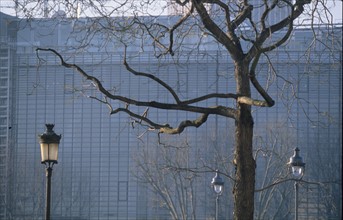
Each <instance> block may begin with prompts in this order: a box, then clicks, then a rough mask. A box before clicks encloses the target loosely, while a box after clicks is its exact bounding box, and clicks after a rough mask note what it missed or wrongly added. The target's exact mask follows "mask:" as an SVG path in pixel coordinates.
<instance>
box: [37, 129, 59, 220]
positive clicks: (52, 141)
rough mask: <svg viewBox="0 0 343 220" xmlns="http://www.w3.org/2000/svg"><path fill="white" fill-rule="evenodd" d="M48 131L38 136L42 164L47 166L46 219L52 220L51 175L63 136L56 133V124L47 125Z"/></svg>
mask: <svg viewBox="0 0 343 220" xmlns="http://www.w3.org/2000/svg"><path fill="white" fill-rule="evenodd" d="M45 126H46V131H45V132H44V133H43V134H40V135H38V137H39V143H40V150H41V158H42V159H41V163H42V164H45V166H46V200H45V219H46V220H50V196H51V175H52V167H53V165H54V164H55V163H57V159H58V145H59V143H60V140H61V135H57V134H56V133H55V132H54V131H53V128H54V124H46V125H45Z"/></svg>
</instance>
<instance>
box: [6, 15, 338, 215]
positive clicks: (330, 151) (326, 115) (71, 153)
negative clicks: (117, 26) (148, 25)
mask: <svg viewBox="0 0 343 220" xmlns="http://www.w3.org/2000/svg"><path fill="white" fill-rule="evenodd" d="M75 24H76V23H75V22H73V21H64V22H56V21H53V20H44V19H43V20H33V21H30V23H25V22H21V25H22V27H21V28H20V29H19V31H18V33H17V34H18V37H17V41H16V42H17V43H16V57H15V58H11V60H14V61H13V63H12V64H11V65H12V66H13V68H14V69H15V70H16V71H15V73H16V75H15V76H13V77H15V79H16V80H14V84H13V85H7V86H5V87H4V88H5V89H11V91H13V92H14V94H13V96H7V95H6V96H1V98H3V97H4V98H5V99H6V100H12V106H11V105H9V104H6V106H7V107H6V115H8V116H6V117H9V113H8V112H9V110H8V109H9V107H11V109H13V113H14V114H12V115H11V117H10V120H12V121H14V122H15V123H13V125H12V129H13V130H14V131H15V132H14V134H15V136H13V143H14V145H13V149H12V150H13V156H14V157H13V159H12V161H13V162H12V163H11V162H10V161H8V164H11V165H12V166H13V170H11V172H10V174H11V181H12V184H11V186H12V187H11V188H9V187H8V186H7V189H8V190H9V191H10V192H7V193H6V194H5V195H6V196H7V195H10V198H11V199H10V206H9V208H8V210H9V211H10V212H5V214H3V216H5V215H6V217H8V218H9V219H11V218H12V219H40V218H42V216H43V212H44V196H45V195H44V184H45V172H44V166H42V165H41V164H40V149H39V145H38V140H37V135H38V134H40V133H43V132H44V124H45V123H54V124H55V128H54V130H55V132H56V133H57V134H62V139H61V144H60V151H59V161H58V162H59V163H58V164H57V165H55V166H54V170H53V176H52V184H53V185H52V190H53V191H52V215H53V216H54V217H55V219H70V218H73V219H111V220H112V219H161V218H162V219H168V218H171V217H170V215H169V212H168V210H167V209H166V208H165V206H163V204H162V203H161V202H160V201H159V200H158V199H159V196H158V194H157V193H155V192H152V191H151V189H150V188H149V187H148V186H147V185H145V184H144V182H143V181H141V180H139V179H137V176H139V174H141V170H139V169H138V167H137V160H138V159H140V158H141V157H138V156H139V155H141V154H142V153H146V154H147V156H148V157H147V158H148V159H152V160H151V161H152V162H154V161H161V163H165V160H164V159H165V158H164V157H162V155H164V153H165V151H164V150H165V149H168V150H169V148H166V146H169V145H170V146H173V145H175V146H179V145H180V146H184V145H188V146H189V148H186V149H188V150H187V151H182V152H183V154H179V155H183V156H184V157H185V158H186V159H187V163H186V165H187V166H188V167H202V166H204V165H208V166H211V167H221V166H223V170H225V172H226V173H228V174H231V175H233V172H234V167H233V166H232V164H231V163H230V161H231V160H232V153H233V143H234V142H233V130H234V124H233V121H230V120H226V119H223V118H221V117H210V118H209V120H208V122H207V124H206V125H203V126H201V127H200V128H198V129H192V128H190V129H187V131H186V132H185V133H184V134H182V135H180V136H178V137H174V136H173V137H170V136H162V142H163V143H164V144H166V145H158V144H157V134H156V133H154V132H147V129H146V128H145V127H139V126H135V124H132V121H131V120H130V118H129V117H128V116H127V115H124V114H117V115H109V114H108V112H109V110H108V108H107V107H106V105H101V104H100V103H99V102H97V101H96V100H94V99H90V98H86V97H87V96H96V97H97V98H101V97H100V96H99V95H97V93H96V92H95V89H94V87H93V86H92V84H91V83H89V82H87V81H85V80H82V79H81V78H80V76H78V75H77V74H75V72H74V71H73V70H71V69H66V68H63V67H61V66H60V65H59V60H58V59H57V58H56V57H55V56H53V55H52V54H51V53H45V52H41V53H39V57H40V58H42V59H41V60H39V59H38V57H37V54H36V52H35V48H36V47H37V46H40V47H53V48H55V49H57V50H58V51H63V52H62V53H63V56H64V57H66V58H67V59H68V61H69V62H74V63H77V64H78V65H80V66H81V67H82V68H84V69H85V70H86V71H88V72H90V73H92V74H94V75H95V76H98V77H99V78H100V79H101V81H102V82H103V83H104V85H105V86H106V87H107V88H108V89H111V90H112V91H116V93H118V94H125V95H129V96H130V97H133V98H136V99H141V100H143V99H148V100H154V99H156V100H160V101H166V100H171V97H170V96H168V95H166V94H165V93H164V92H165V91H164V89H163V88H162V87H159V86H156V84H154V83H153V82H151V81H148V80H146V79H144V78H141V77H135V76H133V75H132V74H130V73H128V72H127V71H126V70H125V69H124V67H123V65H122V64H121V63H122V56H121V52H122V50H120V48H119V47H117V48H115V51H114V52H111V53H109V52H108V51H105V50H100V51H99V50H96V47H95V46H94V47H90V48H86V49H85V50H84V51H82V52H80V53H75V51H74V50H72V49H70V48H68V47H69V46H73V44H76V41H73V38H72V37H70V36H71V35H69V32H70V31H71V30H72V28H75ZM324 33H325V32H324ZM193 34H196V33H193ZM311 34H312V30H308V29H298V30H296V31H295V32H294V35H293V36H292V41H290V42H289V43H288V44H287V45H286V46H285V47H282V48H280V49H278V50H276V51H275V52H272V53H271V54H270V55H269V57H264V58H263V59H262V60H261V63H260V66H259V68H258V71H257V77H258V78H259V79H260V80H262V82H261V84H262V85H267V86H268V88H269V92H270V94H271V95H272V96H273V98H274V99H275V100H276V103H277V104H276V106H275V107H273V108H270V109H268V108H254V119H255V136H256V137H255V139H256V141H255V146H254V147H255V148H256V150H257V149H261V150H266V152H272V149H271V147H270V146H273V145H272V144H269V143H267V141H266V140H268V138H269V137H270V136H273V135H275V134H278V135H280V136H279V137H278V138H277V139H273V138H274V137H270V138H271V142H272V141H275V140H277V141H278V142H279V143H278V144H277V145H275V146H277V150H278V153H279V156H280V158H279V159H278V161H279V162H280V163H279V164H278V165H277V166H272V167H273V168H275V169H273V170H272V169H271V168H270V166H268V158H271V157H272V156H271V155H269V154H266V155H267V156H268V155H269V156H268V157H267V156H266V155H264V156H260V155H262V154H256V155H258V156H257V180H256V182H257V186H256V187H257V188H262V187H264V186H266V185H265V184H266V182H264V180H266V179H263V176H264V173H265V168H266V167H269V168H270V169H271V170H270V172H271V173H272V172H277V171H279V173H280V172H284V173H286V171H287V168H286V167H285V166H284V164H285V163H286V162H287V160H288V158H289V157H290V156H291V155H292V151H293V148H294V146H298V147H299V148H300V149H301V155H302V156H303V158H304V160H305V162H306V176H305V177H306V180H308V181H310V182H316V181H322V180H327V179H329V180H337V178H333V177H332V176H334V177H337V176H339V178H338V179H340V180H341V175H340V173H341V166H342V161H341V156H342V150H341V147H340V146H341V144H342V136H341V134H342V127H341V123H340V122H341V119H342V118H341V107H342V103H341V92H342V86H341V77H342V75H341V73H342V69H341V57H340V54H341V51H340V49H339V48H341V47H333V48H334V50H327V48H323V47H321V46H320V45H319V46H316V47H314V49H313V51H312V53H311V56H306V48H308V45H309V44H310V42H309V39H311V37H312V35H311ZM322 36H323V37H322V40H325V39H326V38H325V36H326V35H322ZM338 36H341V35H339V34H338ZM66 42H67V43H66ZM95 42H98V43H101V39H100V38H99V40H97V39H95ZM189 42H191V41H189ZM338 43H341V38H339V37H338ZM110 46H113V45H110ZM243 46H244V45H243ZM334 46H335V45H334ZM135 49H136V48H134V47H132V48H130V51H131V52H130V54H129V55H132V58H131V59H130V60H129V62H130V63H131V64H132V66H133V67H135V68H136V69H138V70H140V71H148V72H153V73H156V74H158V76H159V77H160V78H161V79H163V80H165V81H167V82H170V85H172V86H173V88H175V90H176V91H177V92H178V93H179V94H180V95H181V97H183V98H185V99H186V98H191V97H195V96H200V95H204V94H206V93H210V92H216V91H220V92H223V93H224V92H234V91H235V85H234V84H233V82H232V79H233V77H234V76H233V66H232V63H231V62H230V59H229V56H228V55H227V54H225V51H223V50H221V49H220V48H219V49H218V47H215V45H211V44H210V43H209V44H207V45H206V46H204V47H203V49H204V50H203V51H200V52H204V51H205V49H206V53H205V52H204V53H199V54H197V55H196V54H193V55H194V56H191V57H186V56H180V57H179V58H180V59H179V60H178V61H177V64H178V65H174V63H173V62H174V61H173V60H172V59H170V60H169V59H167V60H165V61H164V62H161V63H159V62H156V61H155V59H154V57H153V56H152V55H140V56H136V57H134V56H133V55H136V53H135V52H136V51H135ZM6 51H7V50H6ZM270 60H271V61H273V66H271V65H269V61H270ZM309 60H310V61H311V62H309ZM1 68H2V69H3V68H4V67H1ZM270 70H272V71H270ZM6 73H7V72H6ZM213 73H215V74H213ZM194 75H196V77H194ZM7 76H8V75H7ZM1 79H4V78H3V77H2V78H1ZM263 79H266V80H263ZM253 95H254V96H256V97H257V98H259V97H258V95H257V94H256V93H255V92H254V93H253ZM339 97H340V98H339ZM205 104H206V105H208V106H210V105H216V104H221V105H226V106H230V105H232V102H230V101H223V100H220V99H215V100H210V101H208V102H206V103H205ZM115 106H116V107H124V106H125V105H124V104H121V103H120V104H115ZM129 108H130V109H137V110H138V112H141V113H143V112H144V111H145V110H146V109H144V108H142V109H139V108H135V107H133V106H129ZM11 111H12V110H11ZM318 113H319V114H318ZM196 116H197V115H196V114H191V113H182V112H181V113H180V112H174V111H160V110H153V109H150V110H149V117H151V118H153V119H156V120H158V121H160V122H161V123H162V122H163V123H165V122H168V123H173V125H174V126H175V125H177V123H178V120H181V119H185V118H195V117H196ZM1 117H3V116H1ZM1 126H2V125H1ZM6 135H9V134H7V133H6ZM2 137H3V136H1V138H2ZM6 140H8V136H6ZM261 140H263V141H261ZM281 140H282V141H283V142H281ZM4 146H5V147H6V149H8V148H9V147H10V146H11V145H10V144H8V145H4ZM169 153H170V155H171V156H173V155H177V153H178V151H173V150H169ZM8 155H9V154H8V152H7V151H6V153H5V156H6V157H8ZM170 155H169V156H170ZM273 155H275V149H274V151H273ZM175 157H176V156H174V158H175ZM179 157H180V156H179ZM179 157H177V158H179ZM328 158H329V159H330V162H329V161H327V159H328ZM220 160H223V161H224V162H223V163H219V162H218V161H220ZM204 161H205V162H206V163H205V164H204ZM318 161H323V163H319V164H318ZM145 162H147V161H145ZM181 162H185V161H181ZM320 164H325V165H327V166H328V167H329V168H331V167H338V169H330V170H331V171H333V172H330V175H331V176H327V175H329V174H328V173H326V172H318V170H321V169H320V167H319V166H320ZM278 169H279V170H278ZM338 172H339V173H338ZM212 175H213V174H212V173H199V174H198V175H197V176H196V177H194V183H193V184H194V185H192V189H193V190H194V192H196V193H194V194H193V195H192V196H193V197H194V200H195V201H190V200H188V203H187V204H189V206H188V207H187V208H188V210H189V212H191V210H192V208H194V209H195V213H196V217H197V219H211V218H213V216H214V210H215V209H214V208H215V207H214V201H215V197H214V195H213V193H212V192H211V188H210V181H211V178H212V177H213V176H212ZM172 177H173V176H170V174H169V173H168V174H166V175H165V179H164V180H166V181H168V180H172ZM161 178H162V177H161ZM3 180H4V178H2V181H3ZM268 180H270V181H272V180H274V179H273V178H272V177H271V178H269V179H268ZM174 181H175V179H174ZM3 183H5V184H7V185H8V182H5V181H3V182H1V184H3ZM180 184H181V183H178V184H176V185H175V184H173V183H170V186H171V187H170V189H171V190H172V191H173V190H175V191H173V192H175V196H176V192H177V190H176V189H177V187H178V186H180ZM182 184H184V186H185V189H187V190H190V189H191V187H190V186H189V185H187V184H186V182H183V183H182ZM168 186H169V185H168ZM173 187H174V188H173ZM231 187H232V182H231V181H230V180H229V179H228V178H225V192H224V195H223V196H222V197H221V200H220V208H219V210H220V217H221V218H223V219H230V218H232V210H233V204H232V196H231ZM278 187H279V188H277V189H278V191H279V192H281V191H282V192H284V193H285V194H286V195H285V197H284V200H282V201H283V203H282V208H278V207H277V206H273V205H270V206H269V208H268V210H270V211H269V212H268V213H266V214H265V215H264V216H263V215H261V216H260V219H271V216H272V215H274V216H276V218H280V216H282V217H284V218H283V219H291V218H292V213H293V211H294V210H293V202H292V201H291V200H292V195H293V194H292V193H293V191H292V190H293V188H292V183H291V182H288V185H287V184H283V185H280V186H278ZM335 187H336V188H335ZM300 188H301V189H300V192H299V193H301V198H302V199H301V201H300V208H299V211H300V212H301V213H300V216H302V218H303V219H312V218H317V217H318V216H320V217H322V216H325V217H328V216H332V217H331V219H340V216H341V210H337V209H336V210H334V208H332V207H331V208H332V209H331V210H332V211H329V212H327V210H329V208H330V207H329V206H330V204H331V205H332V204H333V202H332V199H334V200H335V201H336V203H335V204H338V205H339V206H337V207H341V201H342V198H341V197H339V196H338V197H337V198H336V197H335V196H336V195H335V194H336V193H335V191H334V190H341V189H340V187H339V186H338V187H337V184H336V185H335V184H334V185H333V187H331V185H330V186H328V187H324V188H323V187H318V184H317V185H316V184H303V185H302V186H301V187H300ZM188 192H189V191H188ZM263 193H264V194H263ZM263 193H259V192H257V193H256V207H257V208H256V209H257V211H256V212H257V213H262V212H263V207H264V204H265V203H264V202H263V201H262V198H263V196H268V191H264V192H263ZM325 193H326V194H325ZM323 194H325V195H327V197H326V198H327V201H331V202H326V203H325V202H323V200H321V199H320V198H321V196H322V195H323ZM271 195H273V196H272V197H271V198H273V199H275V201H276V202H275V204H278V201H280V200H279V197H278V196H279V194H278V193H277V192H275V191H273V193H272V194H271ZM339 195H341V193H340V194H339ZM185 198H188V197H185ZM265 198H267V197H265ZM330 199H331V200H330ZM190 204H192V205H194V207H193V206H192V205H190ZM272 210H276V211H272ZM278 210H282V213H281V214H280V213H279V214H278V213H277V211H278ZM325 211H326V213H325ZM285 213H286V214H285ZM256 216H259V215H258V214H256ZM328 218H329V217H328ZM257 219H258V218H257Z"/></svg>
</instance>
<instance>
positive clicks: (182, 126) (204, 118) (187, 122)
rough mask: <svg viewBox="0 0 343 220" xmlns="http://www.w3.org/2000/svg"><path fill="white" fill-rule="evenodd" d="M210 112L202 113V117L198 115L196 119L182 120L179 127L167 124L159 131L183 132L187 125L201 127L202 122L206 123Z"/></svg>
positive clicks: (166, 132) (169, 132)
mask: <svg viewBox="0 0 343 220" xmlns="http://www.w3.org/2000/svg"><path fill="white" fill-rule="evenodd" d="M208 115H209V114H202V115H201V116H200V117H198V118H197V119H196V120H193V121H191V120H185V121H182V122H181V123H180V124H179V126H178V127H175V128H172V127H169V126H165V127H163V128H161V129H160V132H159V133H164V134H181V133H182V132H183V130H184V129H185V128H186V127H196V128H198V127H200V126H201V125H202V124H204V123H205V122H206V121H207V118H208Z"/></svg>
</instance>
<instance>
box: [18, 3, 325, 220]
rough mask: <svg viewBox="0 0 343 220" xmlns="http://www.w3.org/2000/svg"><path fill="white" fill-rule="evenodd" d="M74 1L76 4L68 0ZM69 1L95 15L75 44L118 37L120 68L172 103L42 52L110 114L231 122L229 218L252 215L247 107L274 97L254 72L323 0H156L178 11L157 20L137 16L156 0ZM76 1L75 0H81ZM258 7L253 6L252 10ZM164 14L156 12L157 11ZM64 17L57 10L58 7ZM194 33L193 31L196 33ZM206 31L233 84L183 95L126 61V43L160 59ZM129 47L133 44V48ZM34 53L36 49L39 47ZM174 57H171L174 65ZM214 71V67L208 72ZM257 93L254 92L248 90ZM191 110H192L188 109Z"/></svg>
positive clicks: (32, 7)
mask: <svg viewBox="0 0 343 220" xmlns="http://www.w3.org/2000/svg"><path fill="white" fill-rule="evenodd" d="M73 3H75V4H73ZM78 3H79V4H76V2H72V1H67V3H66V4H65V7H66V9H67V10H66V13H67V14H68V13H71V12H73V11H77V10H79V9H78V7H77V5H81V6H80V7H81V9H84V10H85V11H87V10H88V11H89V13H90V14H94V15H97V16H100V17H101V18H94V19H89V20H88V21H89V22H91V25H89V24H88V25H86V24H83V25H82V27H81V29H82V30H83V31H85V32H86V34H85V35H81V34H80V33H84V32H79V33H78V34H77V36H76V37H75V40H76V41H77V42H80V46H79V49H82V48H85V47H86V46H88V45H90V44H91V42H92V40H93V38H94V36H95V35H97V34H101V36H102V39H104V41H103V42H101V44H100V47H103V48H105V47H106V46H107V45H108V43H109V42H110V41H111V40H114V41H115V42H118V41H119V42H122V44H123V45H124V47H123V50H124V57H123V62H124V66H125V67H126V69H127V70H128V71H129V72H131V73H132V74H134V75H135V76H137V77H146V78H147V79H149V80H151V81H152V82H154V83H156V85H157V86H161V87H162V88H164V89H165V91H166V92H167V93H168V94H169V95H170V96H171V97H173V100H174V102H172V103H165V102H163V101H158V100H153V101H151V100H148V99H146V100H140V99H135V98H133V97H128V96H127V94H122V95H120V94H118V93H117V91H116V90H113V89H110V87H108V86H106V85H105V84H104V83H103V82H102V81H101V80H100V78H97V77H96V76H95V75H93V74H91V73H89V72H88V71H86V70H84V69H83V68H82V67H81V66H79V65H77V64H74V63H71V62H68V60H67V59H65V58H64V57H63V53H61V52H59V51H57V50H55V49H52V48H38V49H37V52H42V51H48V52H52V53H53V54H54V55H56V56H57V57H58V58H59V60H60V62H61V65H62V66H64V67H66V68H71V69H75V70H76V71H77V72H78V73H80V74H81V75H82V76H83V77H84V78H85V79H86V80H89V81H91V82H92V85H93V86H94V87H95V88H96V89H97V90H98V91H99V92H100V94H101V95H90V96H89V97H90V98H93V99H96V100H98V101H100V102H101V103H103V104H106V105H107V106H108V107H109V109H110V114H116V113H119V112H124V113H127V114H128V115H129V116H130V117H131V118H132V119H133V122H134V123H139V124H142V125H145V126H148V127H149V130H155V131H157V132H158V134H180V133H182V132H183V131H184V129H185V128H188V127H199V126H201V125H202V124H204V123H205V122H206V121H207V119H208V117H209V116H213V115H216V116H222V117H224V118H228V119H232V120H234V121H235V126H236V127H235V153H234V159H233V163H234V165H235V166H236V173H235V177H234V180H235V182H234V189H233V196H234V203H235V207H234V218H235V219H253V215H254V191H255V167H256V162H255V159H254V156H253V128H254V121H253V117H252V107H272V106H273V105H274V104H275V102H274V100H273V98H272V97H271V96H270V95H269V94H268V92H267V90H265V89H264V88H263V87H262V86H261V84H260V83H259V79H258V77H257V76H256V74H255V70H256V68H257V65H258V63H259V61H260V58H261V57H263V56H267V54H268V52H270V51H272V50H274V49H276V48H278V47H280V46H281V45H282V44H284V43H285V42H287V40H288V39H289V38H290V36H291V33H292V31H293V24H294V22H295V21H296V19H298V18H299V17H300V16H301V15H303V14H310V17H309V20H310V23H311V22H312V23H313V22H314V21H315V20H316V19H317V15H319V14H320V12H318V13H319V14H317V9H318V8H319V7H320V6H323V7H324V10H325V9H326V7H325V2H320V1H316V2H315V4H314V5H313V7H308V4H310V3H311V1H310V0H296V1H286V0H276V1H261V2H260V3H256V2H251V1H246V0H244V1H220V0H203V1H199V0H175V1H167V4H161V6H160V8H161V10H162V9H164V8H165V9H167V8H170V7H171V5H172V6H175V7H176V8H177V11H179V12H180V11H181V12H182V13H180V14H179V15H178V16H175V17H173V19H170V20H168V22H163V21H162V20H160V19H157V17H156V14H155V15H154V16H151V17H149V18H147V17H140V16H139V15H149V13H151V10H150V9H151V8H149V7H148V4H155V5H156V4H159V3H160V1H146V2H141V1H140V3H139V4H135V2H134V1H129V0H128V1H125V2H124V3H120V4H119V3H118V4H113V5H110V6H109V5H106V1H100V0H99V1H89V2H88V1H78ZM80 3H81V4H80ZM22 5H23V8H22V12H23V13H25V12H28V16H29V17H30V16H32V15H33V13H32V12H35V11H37V10H36V9H43V10H41V11H43V12H44V16H46V15H47V14H49V13H50V8H49V7H45V6H44V4H43V3H41V2H38V3H37V4H25V1H24V3H23V4H22ZM145 10H146V11H145ZM255 11H256V12H258V13H255ZM280 12H282V15H283V16H278V17H277V18H275V19H271V17H273V16H274V15H276V14H279V13H280ZM326 12H328V13H327V14H325V16H324V17H321V19H325V20H326V21H328V20H329V21H330V18H331V15H330V12H329V11H328V10H326ZM161 13H162V12H161ZM128 14H130V15H133V17H130V18H127V17H122V18H121V19H112V18H111V16H114V15H128ZM56 16H57V17H63V16H64V15H63V14H57V15H56ZM194 33H196V36H198V37H197V38H194V36H195V35H194ZM207 38H211V39H212V40H214V41H216V42H217V43H218V48H220V49H222V50H224V51H226V53H228V54H229V55H230V57H231V59H232V62H233V64H234V79H233V80H234V82H235V88H236V91H232V92H231V93H225V92H220V91H216V92H215V93H210V94H205V95H201V96H199V97H192V98H190V99H185V100H183V99H182V98H181V96H180V95H179V94H178V92H177V90H176V89H174V88H173V87H172V86H171V84H167V82H166V81H164V80H162V79H161V78H159V77H158V76H157V75H155V74H153V73H147V72H142V71H139V70H136V69H135V68H134V66H132V65H130V59H129V57H128V53H127V51H128V50H132V45H135V46H137V43H138V47H136V48H141V51H142V52H144V51H145V50H144V49H145V48H146V45H149V46H150V47H152V48H153V50H152V51H153V54H154V55H155V57H156V58H157V59H160V60H163V59H164V58H167V57H168V56H170V57H176V58H175V59H177V58H178V57H185V56H187V55H188V54H191V53H190V52H189V53H187V52H186V51H187V50H185V47H187V46H189V45H185V42H186V41H187V40H190V39H191V41H195V40H196V41H197V42H192V45H193V46H192V49H191V50H188V51H191V52H192V53H195V52H197V51H198V50H199V48H200V47H201V46H202V45H204V44H205V43H206V39H207ZM134 49H135V48H134ZM38 56H39V53H38ZM177 63H178V62H177V61H176V64H177ZM214 74H215V73H214ZM253 90H254V91H256V92H257V93H258V94H259V97H260V99H254V98H252V91H253ZM212 99H222V100H225V99H228V100H233V103H234V104H232V105H230V106H227V105H220V104H215V105H212V106H207V105H202V103H203V101H208V100H212ZM116 101H117V102H119V103H124V106H123V107H117V106H118V105H117V104H115V102H116ZM135 106H137V107H143V108H146V109H145V110H144V113H143V114H140V113H139V108H136V107H135ZM149 109H160V110H166V111H168V110H175V111H183V112H190V113H195V114H197V117H196V118H192V119H182V121H180V122H179V123H178V125H172V124H171V123H170V122H160V121H158V120H157V119H156V118H149V117H148V116H149V111H150V110H149ZM192 116H193V114H192Z"/></svg>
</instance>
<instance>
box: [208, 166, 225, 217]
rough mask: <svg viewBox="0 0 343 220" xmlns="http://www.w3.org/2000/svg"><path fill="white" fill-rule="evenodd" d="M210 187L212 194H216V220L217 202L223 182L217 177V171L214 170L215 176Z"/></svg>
mask: <svg viewBox="0 0 343 220" xmlns="http://www.w3.org/2000/svg"><path fill="white" fill-rule="evenodd" d="M211 185H212V187H213V190H214V192H215V193H216V195H217V197H216V220H218V201H219V196H220V195H221V194H222V193H223V189H224V181H223V180H222V178H221V177H220V176H219V171H218V170H216V175H215V176H214V177H213V179H212V182H211Z"/></svg>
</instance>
